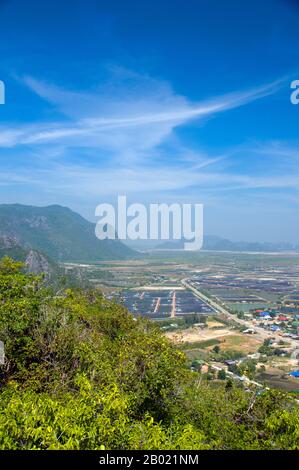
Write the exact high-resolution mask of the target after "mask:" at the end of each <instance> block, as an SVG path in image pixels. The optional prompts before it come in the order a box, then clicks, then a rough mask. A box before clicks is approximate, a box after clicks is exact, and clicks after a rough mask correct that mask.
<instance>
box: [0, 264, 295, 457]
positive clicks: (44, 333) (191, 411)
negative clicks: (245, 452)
mask: <svg viewBox="0 0 299 470" xmlns="http://www.w3.org/2000/svg"><path fill="white" fill-rule="evenodd" d="M20 268H21V267H20V266H19V265H18V264H16V263H13V262H12V260H10V259H8V258H6V259H4V260H3V261H2V262H0V340H1V341H3V343H4V348H5V362H4V364H2V365H0V449H33V450H34V449H35V450H36V449H91V450H92V449H99V450H104V449H118V450H123V449H148V450H150V449H161V450H162V449H174V450H178V449H196V450H200V449H299V441H298V426H299V409H298V405H297V403H296V402H295V401H294V399H292V397H288V396H287V395H284V394H283V393H281V392H277V391H270V390H265V391H264V392H263V393H259V394H258V393H256V391H255V390H254V389H253V390H248V391H246V392H245V391H244V389H243V387H242V385H240V386H237V385H235V384H233V383H231V382H230V381H229V380H228V381H226V380H222V381H219V383H209V381H207V380H203V379H202V378H200V375H199V374H198V373H194V372H193V373H192V372H190V370H189V368H188V367H187V361H186V357H185V355H184V354H183V352H182V351H180V350H179V349H177V348H176V347H175V346H173V345H172V344H171V343H170V342H169V341H168V340H167V339H166V338H165V337H163V335H162V334H161V332H160V331H159V330H158V329H157V327H156V326H155V325H154V324H153V323H150V322H148V321H145V320H143V319H134V318H133V317H132V315H131V314H130V313H129V312H127V311H126V310H125V309H124V308H123V307H122V306H119V305H117V304H115V303H112V302H110V301H107V300H106V299H105V298H104V297H103V296H102V295H101V294H100V292H97V291H94V290H89V291H82V290H71V289H67V290H65V291H62V290H59V294H57V293H55V292H51V291H50V290H49V288H47V289H45V287H43V286H42V285H41V284H40V280H39V278H38V277H36V276H32V275H25V274H23V272H22V271H21V270H20Z"/></svg>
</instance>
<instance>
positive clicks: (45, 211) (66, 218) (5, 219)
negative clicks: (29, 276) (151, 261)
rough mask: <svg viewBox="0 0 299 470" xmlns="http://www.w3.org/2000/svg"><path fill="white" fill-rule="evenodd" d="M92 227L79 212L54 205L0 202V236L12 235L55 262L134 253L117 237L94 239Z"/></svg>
mask: <svg viewBox="0 0 299 470" xmlns="http://www.w3.org/2000/svg"><path fill="white" fill-rule="evenodd" d="M94 229H95V226H94V224H92V223H91V222H88V221H87V220H85V219H84V218H83V217H81V216H80V215H79V214H76V213H75V212H73V211H71V210H70V209H68V208H66V207H62V206H58V205H53V206H48V207H34V206H24V205H21V204H2V205H0V236H9V237H13V238H15V239H16V240H17V241H18V243H19V245H20V246H22V247H27V248H28V247H29V248H33V249H34V250H38V251H41V252H42V253H44V254H46V255H48V256H50V257H51V258H52V259H54V260H55V261H84V262H86V261H98V260H104V259H123V258H127V257H134V256H136V252H134V251H133V250H131V249H130V248H128V247H127V246H126V245H124V244H123V243H121V242H120V241H119V240H98V239H97V238H96V236H95V231H94Z"/></svg>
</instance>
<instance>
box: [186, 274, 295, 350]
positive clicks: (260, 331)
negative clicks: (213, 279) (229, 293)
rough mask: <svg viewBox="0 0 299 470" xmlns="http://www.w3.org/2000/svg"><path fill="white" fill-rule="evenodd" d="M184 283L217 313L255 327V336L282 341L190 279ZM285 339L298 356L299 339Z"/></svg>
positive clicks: (272, 332)
mask: <svg viewBox="0 0 299 470" xmlns="http://www.w3.org/2000/svg"><path fill="white" fill-rule="evenodd" d="M182 284H183V285H184V286H185V287H186V288H187V289H190V290H191V291H192V292H193V293H194V294H195V295H196V296H197V297H198V298H199V299H201V300H203V301H204V302H205V303H206V304H207V305H209V306H210V307H212V308H213V309H214V310H215V312H216V313H222V314H223V315H225V316H226V317H227V318H229V319H230V320H232V321H234V322H236V323H239V324H240V325H242V326H244V327H246V328H250V329H254V331H256V334H255V337H257V338H260V339H262V340H265V339H269V338H275V339H276V340H277V341H280V340H281V339H282V337H281V336H280V335H278V334H277V333H275V332H274V331H271V332H270V331H267V330H264V328H261V327H259V326H256V325H253V324H252V323H251V322H249V321H248V320H243V319H241V318H238V317H237V315H233V314H232V313H230V312H229V311H228V310H227V309H226V308H225V307H223V305H220V304H219V303H218V302H216V301H215V300H213V299H211V298H209V297H207V296H206V295H205V294H203V293H202V292H201V291H200V290H199V289H197V288H196V287H194V286H193V285H192V284H191V282H190V280H189V279H183V280H182ZM285 340H286V341H287V342H288V343H289V344H290V345H291V348H292V349H293V351H292V355H291V357H292V358H296V357H297V356H298V355H299V345H298V341H296V340H292V339H291V338H285Z"/></svg>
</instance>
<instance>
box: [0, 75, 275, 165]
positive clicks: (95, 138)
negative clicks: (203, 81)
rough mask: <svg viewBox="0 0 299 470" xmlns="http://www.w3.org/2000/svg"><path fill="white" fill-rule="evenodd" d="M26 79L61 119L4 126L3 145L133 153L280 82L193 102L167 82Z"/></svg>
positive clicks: (265, 93) (0, 139)
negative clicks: (92, 83)
mask: <svg viewBox="0 0 299 470" xmlns="http://www.w3.org/2000/svg"><path fill="white" fill-rule="evenodd" d="M24 83H25V84H26V85H27V86H28V87H30V89H31V90H32V91H34V92H35V93H36V94H38V95H39V96H40V97H42V98H43V99H45V100H47V101H48V102H50V103H51V104H52V105H54V106H55V107H57V108H58V109H59V110H60V111H61V112H62V113H63V114H64V118H62V119H61V121H59V122H48V123H46V124H31V125H26V126H20V127H19V126H18V128H11V127H6V128H2V132H1V137H0V146H2V147H5V146H7V147H9V146H17V145H43V144H49V143H50V144H57V143H60V144H63V145H66V146H73V147H76V146H85V147H97V148H99V149H106V150H108V151H109V150H111V151H118V152H119V151H122V152H123V153H124V155H128V154H129V155H130V156H131V157H132V156H133V155H134V154H135V153H136V152H140V151H148V150H151V149H153V148H155V147H156V146H158V145H159V144H161V143H162V142H164V141H165V140H167V138H169V136H170V135H171V134H172V132H173V130H174V129H175V128H176V127H178V126H182V125H185V124H187V123H188V122H189V121H191V120H199V119H203V118H206V117H210V116H213V115H215V114H217V113H220V112H224V111H227V110H230V109H233V108H237V107H240V106H243V105H245V104H247V103H249V102H252V101H255V100H258V99H261V98H264V97H266V96H269V95H271V94H273V93H275V92H277V90H278V89H279V88H280V87H281V85H282V81H281V80H277V81H274V82H272V83H269V84H267V85H264V86H260V87H256V88H253V89H251V90H245V91H243V92H240V91H238V92H234V93H230V94H227V95H224V96H219V97H216V98H212V99H210V100H205V101H203V102H200V103H191V102H190V101H188V100H187V99H186V98H185V97H183V96H179V95H177V94H175V93H174V92H173V91H172V89H171V88H170V86H169V85H167V84H165V83H160V82H158V81H154V80H152V79H144V78H143V79H142V88H140V87H137V88H136V85H135V82H134V84H133V85H131V88H129V89H128V88H127V87H122V86H120V87H119V88H116V89H115V88H114V87H112V88H111V86H110V87H109V86H108V87H104V88H103V87H102V88H100V89H98V90H95V91H94V92H93V93H92V94H91V93H84V92H71V91H68V90H63V89H60V88H58V87H56V86H53V85H49V84H46V83H44V82H42V81H38V80H36V79H33V78H32V77H25V78H24Z"/></svg>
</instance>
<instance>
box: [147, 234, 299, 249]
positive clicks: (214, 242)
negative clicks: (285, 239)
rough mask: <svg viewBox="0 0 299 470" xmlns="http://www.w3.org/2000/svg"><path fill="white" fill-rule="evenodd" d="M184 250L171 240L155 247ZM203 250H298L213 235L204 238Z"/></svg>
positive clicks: (277, 244)
mask: <svg viewBox="0 0 299 470" xmlns="http://www.w3.org/2000/svg"><path fill="white" fill-rule="evenodd" d="M183 248H184V241H183V240H171V241H166V242H164V243H160V244H159V245H157V246H156V249H158V250H182V249H183ZM202 249H203V250H211V251H257V252H262V251H266V252H272V251H292V250H298V249H299V246H298V245H292V244H290V243H266V242H244V241H240V242H233V241H231V240H227V239H225V238H221V237H217V236H215V235H207V236H205V237H204V242H203V247H202Z"/></svg>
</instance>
